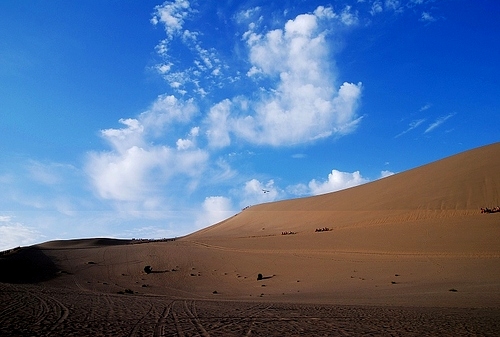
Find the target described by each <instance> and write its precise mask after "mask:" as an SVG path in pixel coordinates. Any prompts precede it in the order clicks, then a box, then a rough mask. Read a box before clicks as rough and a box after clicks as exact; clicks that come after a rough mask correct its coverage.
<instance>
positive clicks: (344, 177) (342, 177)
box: [308, 170, 369, 195]
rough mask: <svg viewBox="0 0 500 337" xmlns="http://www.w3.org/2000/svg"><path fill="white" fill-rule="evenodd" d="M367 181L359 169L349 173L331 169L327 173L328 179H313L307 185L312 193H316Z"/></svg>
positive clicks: (340, 188)
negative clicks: (322, 180) (321, 180)
mask: <svg viewBox="0 0 500 337" xmlns="http://www.w3.org/2000/svg"><path fill="white" fill-rule="evenodd" d="M368 181H369V180H368V179H366V178H363V177H362V176H361V174H360V173H359V171H355V172H352V173H349V172H341V171H338V170H332V172H331V173H330V174H329V175H328V180H326V181H324V182H318V181H316V180H315V179H313V180H311V181H310V182H309V185H308V186H309V189H310V190H311V193H312V194H313V195H318V194H324V193H329V192H335V191H339V190H343V189H346V188H349V187H354V186H357V185H361V184H364V183H366V182H368Z"/></svg>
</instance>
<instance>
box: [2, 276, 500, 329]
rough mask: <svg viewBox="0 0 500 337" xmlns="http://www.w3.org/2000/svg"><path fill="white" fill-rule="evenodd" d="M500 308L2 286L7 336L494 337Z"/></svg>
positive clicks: (3, 325) (4, 326) (4, 322)
mask: <svg viewBox="0 0 500 337" xmlns="http://www.w3.org/2000/svg"><path fill="white" fill-rule="evenodd" d="M498 331H500V308H484V309H477V308H476V309H466V308H464V309H457V308H454V309H453V308H452V309H450V308H448V309H447V308H391V307H355V306H319V305H301V304H284V303H281V304H280V303H258V302H253V303H251V302H234V301H204V300H197V299H172V298H166V297H161V296H141V295H118V294H102V293H96V292H91V291H85V292H81V291H79V290H69V289H59V288H45V287H40V286H32V285H11V284H1V283H0V336H69V335H71V336H96V335H98V336H128V337H136V336H152V337H161V336H179V337H187V336H203V337H208V336H291V335H292V336H298V335H309V336H312V335H314V336H316V335H328V336H345V335H351V336H359V335H370V336H386V335H405V336H421V335H443V334H446V335H450V336H451V335H453V336H470V335H480V336H495V335H498Z"/></svg>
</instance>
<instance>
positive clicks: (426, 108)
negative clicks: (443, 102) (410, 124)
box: [418, 103, 432, 112]
mask: <svg viewBox="0 0 500 337" xmlns="http://www.w3.org/2000/svg"><path fill="white" fill-rule="evenodd" d="M431 107H432V104H430V103H427V104H426V105H424V106H422V107H421V108H420V109H419V110H418V111H420V112H422V111H425V110H429V109H430V108H431Z"/></svg>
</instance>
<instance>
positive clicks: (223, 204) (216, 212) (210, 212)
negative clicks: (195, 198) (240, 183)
mask: <svg viewBox="0 0 500 337" xmlns="http://www.w3.org/2000/svg"><path fill="white" fill-rule="evenodd" d="M202 209H203V212H202V213H200V214H199V215H198V218H197V220H196V226H197V227H198V228H203V227H206V226H210V225H213V224H216V223H218V222H220V221H222V220H224V219H227V218H229V217H230V216H232V215H234V214H235V211H234V210H233V207H232V202H231V199H229V198H226V197H222V196H212V197H207V198H205V201H204V202H203V204H202Z"/></svg>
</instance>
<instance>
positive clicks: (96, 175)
mask: <svg viewBox="0 0 500 337" xmlns="http://www.w3.org/2000/svg"><path fill="white" fill-rule="evenodd" d="M196 112H197V109H196V107H195V106H194V104H193V102H192V101H191V100H188V101H181V100H178V99H176V98H175V97H173V96H160V97H158V99H157V100H156V101H155V102H154V103H153V104H152V106H151V107H150V109H149V110H147V111H145V112H143V113H142V114H140V115H139V117H138V118H136V119H132V118H131V119H121V120H120V123H121V124H123V125H124V127H123V128H118V129H106V130H103V131H102V132H101V136H102V137H103V139H104V140H106V141H107V142H108V144H109V145H110V147H111V149H110V150H109V151H101V152H92V153H89V155H88V158H87V163H86V172H87V174H88V176H89V177H90V179H91V182H92V184H93V186H94V188H95V189H96V191H97V194H98V196H99V197H101V198H103V199H108V200H115V201H135V202H139V204H141V205H142V206H141V207H148V205H149V207H151V206H155V205H158V203H159V201H158V198H159V190H160V189H161V188H162V187H164V186H165V185H166V184H167V182H169V180H170V179H171V178H172V177H174V176H175V177H184V178H187V179H190V180H191V183H194V184H195V181H196V179H197V177H198V176H199V175H200V174H201V173H202V172H203V170H204V166H205V164H206V162H207V160H208V153H207V152H206V151H204V150H201V149H199V148H197V147H196V137H197V136H198V134H199V128H198V127H192V128H191V129H190V131H189V135H188V138H186V139H177V141H176V142H175V143H176V144H175V145H176V146H175V147H174V146H170V145H169V144H168V142H167V141H166V140H165V136H166V135H168V132H167V131H168V130H169V129H168V127H169V126H170V125H171V124H172V123H177V124H179V123H180V124H181V125H182V124H183V123H187V122H189V121H190V120H191V118H192V116H193V115H194V114H195V113H196ZM177 126H178V125H177ZM154 140H160V142H159V143H155V142H153V141H154ZM172 142H173V140H172Z"/></svg>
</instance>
